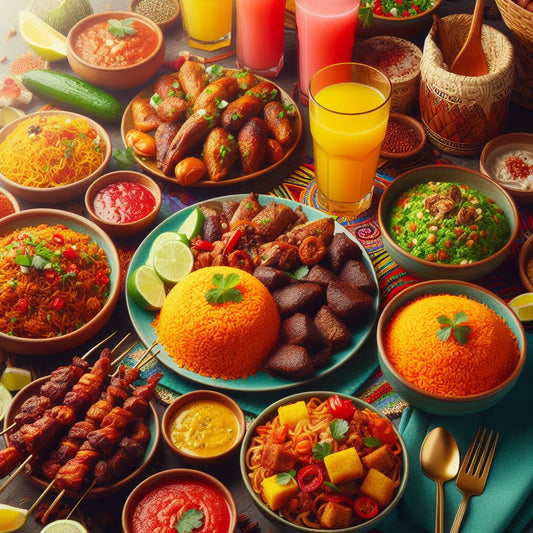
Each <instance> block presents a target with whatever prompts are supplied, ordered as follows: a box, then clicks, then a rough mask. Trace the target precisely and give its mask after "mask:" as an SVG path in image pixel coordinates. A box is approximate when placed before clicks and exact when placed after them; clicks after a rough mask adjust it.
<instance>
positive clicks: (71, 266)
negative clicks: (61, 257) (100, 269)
mask: <svg viewBox="0 0 533 533" xmlns="http://www.w3.org/2000/svg"><path fill="white" fill-rule="evenodd" d="M79 271H80V267H79V266H78V265H77V264H76V263H70V264H69V265H68V266H67V272H70V273H72V272H73V273H74V274H77V273H78V272H79Z"/></svg>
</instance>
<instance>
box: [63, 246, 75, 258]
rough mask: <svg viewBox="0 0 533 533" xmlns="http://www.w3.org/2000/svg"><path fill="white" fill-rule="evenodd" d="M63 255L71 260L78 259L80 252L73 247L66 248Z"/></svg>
mask: <svg viewBox="0 0 533 533" xmlns="http://www.w3.org/2000/svg"><path fill="white" fill-rule="evenodd" d="M63 257H66V258H67V259H70V260H71V261H73V260H74V259H77V257H78V252H77V251H76V250H75V249H74V248H72V247H70V248H65V249H64V250H63Z"/></svg>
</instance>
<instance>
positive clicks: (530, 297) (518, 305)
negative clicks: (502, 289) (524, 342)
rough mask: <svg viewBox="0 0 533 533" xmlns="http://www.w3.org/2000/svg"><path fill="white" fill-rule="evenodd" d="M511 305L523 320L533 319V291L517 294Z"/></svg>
mask: <svg viewBox="0 0 533 533" xmlns="http://www.w3.org/2000/svg"><path fill="white" fill-rule="evenodd" d="M509 307H510V308H511V309H512V310H513V311H514V312H515V313H516V314H517V316H518V318H519V319H520V321H521V322H530V321H531V320H533V292H526V293H524V294H520V295H518V296H515V297H514V298H513V299H512V300H511V301H510V302H509Z"/></svg>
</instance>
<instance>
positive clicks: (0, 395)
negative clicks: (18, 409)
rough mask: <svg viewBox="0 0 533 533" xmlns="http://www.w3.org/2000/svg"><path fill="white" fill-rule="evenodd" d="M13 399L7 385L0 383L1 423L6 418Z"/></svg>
mask: <svg viewBox="0 0 533 533" xmlns="http://www.w3.org/2000/svg"><path fill="white" fill-rule="evenodd" d="M12 399H13V397H12V396H11V393H10V392H9V391H8V390H7V389H6V387H5V385H2V383H0V422H1V421H2V420H3V419H4V417H5V416H6V413H7V410H8V409H9V406H10V405H11V400H12Z"/></svg>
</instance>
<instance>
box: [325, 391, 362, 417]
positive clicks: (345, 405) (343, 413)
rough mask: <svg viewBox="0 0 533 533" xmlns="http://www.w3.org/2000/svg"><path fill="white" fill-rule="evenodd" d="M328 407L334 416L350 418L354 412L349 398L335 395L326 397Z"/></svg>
mask: <svg viewBox="0 0 533 533" xmlns="http://www.w3.org/2000/svg"><path fill="white" fill-rule="evenodd" d="M328 409H329V412H330V413H331V414H332V415H333V416H334V417H335V418H342V419H343V420H350V419H351V418H352V416H353V414H354V412H355V405H354V404H353V403H352V402H351V401H350V400H346V399H344V398H341V397H340V396H338V395H335V396H330V397H329V398H328Z"/></svg>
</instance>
